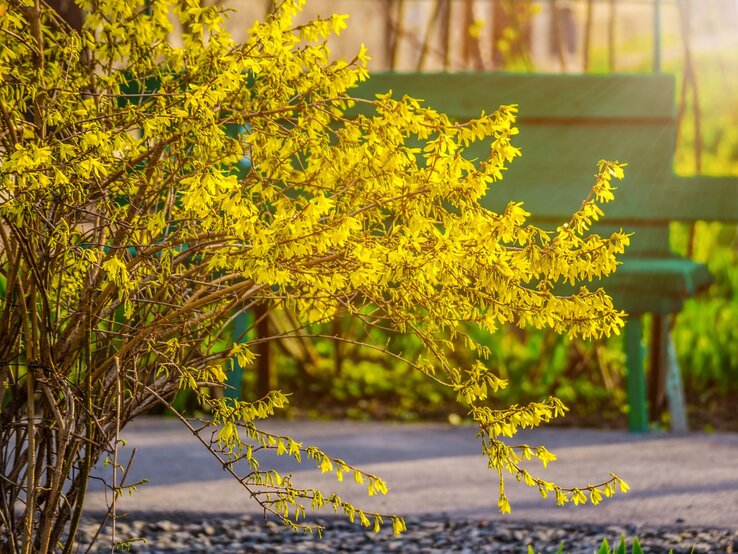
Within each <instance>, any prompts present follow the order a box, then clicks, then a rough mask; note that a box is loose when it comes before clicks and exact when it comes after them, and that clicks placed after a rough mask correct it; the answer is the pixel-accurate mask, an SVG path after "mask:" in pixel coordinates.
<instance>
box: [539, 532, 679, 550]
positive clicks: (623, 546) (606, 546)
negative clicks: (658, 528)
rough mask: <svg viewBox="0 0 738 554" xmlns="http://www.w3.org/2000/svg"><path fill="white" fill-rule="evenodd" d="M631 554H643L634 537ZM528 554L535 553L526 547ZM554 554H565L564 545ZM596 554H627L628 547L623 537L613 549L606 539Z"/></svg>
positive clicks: (639, 544)
mask: <svg viewBox="0 0 738 554" xmlns="http://www.w3.org/2000/svg"><path fill="white" fill-rule="evenodd" d="M672 552H673V550H669V554H672ZM630 553H631V554H643V548H642V547H641V543H640V542H639V540H638V539H637V538H636V537H633V542H632V544H631V550H630ZM528 554H536V551H535V550H534V548H533V547H532V546H528ZM556 554H566V550H565V549H564V544H563V543H561V544H560V545H559V548H558V550H557V551H556ZM597 554H628V546H627V544H626V541H625V537H624V536H622V537H620V542H619V543H618V546H617V547H615V548H613V547H611V546H610V543H609V542H608V541H607V539H606V538H603V539H602V544H600V547H599V549H598V550H597Z"/></svg>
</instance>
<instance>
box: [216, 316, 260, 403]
mask: <svg viewBox="0 0 738 554" xmlns="http://www.w3.org/2000/svg"><path fill="white" fill-rule="evenodd" d="M252 322H253V317H252V315H251V312H241V313H239V314H238V315H237V316H236V317H235V318H234V319H233V329H232V331H231V337H232V340H234V341H236V340H238V339H239V337H240V338H241V340H246V330H247V329H248V328H249V327H250V326H251V323H252ZM243 370H244V368H242V367H241V365H240V364H239V363H238V360H233V369H232V370H231V371H229V372H228V375H227V380H226V383H225V384H226V387H225V390H224V391H223V396H225V397H226V398H235V399H236V400H241V399H242V396H241V385H242V383H243Z"/></svg>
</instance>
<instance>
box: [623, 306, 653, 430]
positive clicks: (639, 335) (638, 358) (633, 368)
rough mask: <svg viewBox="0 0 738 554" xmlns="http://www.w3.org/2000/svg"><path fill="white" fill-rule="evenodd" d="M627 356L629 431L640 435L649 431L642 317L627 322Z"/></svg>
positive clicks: (629, 319)
mask: <svg viewBox="0 0 738 554" xmlns="http://www.w3.org/2000/svg"><path fill="white" fill-rule="evenodd" d="M625 355H626V358H627V362H626V363H627V370H628V376H627V382H628V406H629V410H628V430H629V431H631V432H634V433H640V432H643V431H648V414H647V411H646V375H645V372H644V370H643V357H644V356H643V325H642V323H641V318H640V317H630V318H628V319H627V320H626V322H625Z"/></svg>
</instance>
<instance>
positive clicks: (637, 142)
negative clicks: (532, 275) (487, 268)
mask: <svg viewBox="0 0 738 554" xmlns="http://www.w3.org/2000/svg"><path fill="white" fill-rule="evenodd" d="M389 89H391V90H392V91H393V93H394V95H395V96H396V97H399V96H402V95H404V94H408V95H411V96H413V97H415V98H419V99H422V100H424V101H425V102H426V103H427V105H429V106H431V107H433V108H435V109H438V110H439V111H442V112H444V113H446V114H448V115H449V116H451V117H453V118H456V119H458V120H466V119H470V118H472V117H478V116H479V114H480V113H481V111H482V110H484V111H485V112H487V113H489V112H491V111H493V110H495V109H496V108H497V107H498V106H499V105H501V104H518V106H519V112H518V127H519V129H520V134H519V135H518V136H517V137H515V140H514V144H515V145H516V146H519V147H520V148H521V150H522V153H523V155H522V157H521V158H518V159H516V160H514V161H513V162H512V163H511V164H510V167H509V170H508V171H507V172H506V174H505V176H504V179H503V180H502V181H501V182H499V183H495V184H493V185H492V187H491V189H490V192H489V194H488V195H487V197H486V198H485V199H484V203H485V205H486V206H487V207H489V208H491V209H494V210H502V209H504V207H505V205H506V204H507V202H508V201H510V200H516V201H523V202H524V203H525V207H526V209H527V210H528V211H530V212H532V213H533V215H534V218H535V221H536V222H537V223H539V224H540V223H541V222H542V223H544V224H546V223H550V224H553V223H561V222H562V221H565V220H566V219H567V218H568V217H569V216H570V215H571V214H572V213H573V212H574V211H575V210H576V209H577V208H578V207H579V206H580V204H581V202H582V200H583V199H584V198H585V197H586V196H587V194H588V193H589V190H590V189H591V187H592V185H593V183H594V178H593V177H594V173H595V171H596V164H597V161H598V160H600V159H606V160H612V161H615V160H617V161H620V162H627V164H628V166H627V167H626V172H625V179H624V180H623V181H620V182H619V183H616V186H617V187H618V190H617V192H616V198H615V201H614V202H612V203H610V204H608V205H607V206H606V207H605V212H606V218H605V219H604V220H603V221H604V222H606V223H608V224H611V225H613V226H615V227H623V228H624V229H625V230H635V229H636V228H638V231H637V235H638V239H637V240H634V241H633V244H632V248H631V249H629V251H630V253H636V252H639V251H641V252H652V251H659V252H665V251H668V248H669V247H668V225H667V224H668V222H669V221H674V220H696V219H717V220H720V219H726V218H725V217H724V216H725V214H724V212H725V203H724V201H726V200H727V196H728V195H730V197H732V198H735V197H736V196H738V189H736V188H735V187H733V186H730V185H728V186H717V187H711V189H712V191H713V192H715V193H716V194H713V195H712V198H710V199H707V201H706V202H705V199H706V198H705V195H704V194H702V192H704V191H700V190H699V189H700V188H702V187H698V186H689V185H687V184H685V183H684V182H681V181H680V180H679V179H677V178H675V177H674V175H673V169H672V164H673V153H674V146H675V145H674V141H675V134H676V132H675V107H674V97H675V82H674V78H673V76H671V75H664V74H658V75H654V74H651V75H649V74H642V75H599V76H598V75H553V74H552V75H545V74H532V75H531V74H506V73H377V74H374V75H373V76H372V78H371V79H370V80H369V81H367V82H366V83H363V84H362V85H361V86H360V87H359V88H358V89H357V92H355V93H354V95H355V96H358V97H364V98H373V97H374V95H375V94H376V93H380V92H386V91H387V90H389ZM486 151H487V152H488V149H486ZM469 153H470V155H471V156H473V157H483V156H484V155H485V148H484V146H483V145H479V146H478V147H477V148H476V149H475V148H472V149H470V150H469ZM682 181H684V180H682ZM724 184H726V183H724ZM732 184H734V183H731V185H732ZM723 196H725V197H726V198H722V197H723ZM732 202H733V204H735V200H733V201H732ZM737 217H738V213H736V214H734V216H733V217H732V218H728V219H733V220H735V218H737ZM544 226H550V225H544Z"/></svg>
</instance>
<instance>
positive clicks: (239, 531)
mask: <svg viewBox="0 0 738 554" xmlns="http://www.w3.org/2000/svg"><path fill="white" fill-rule="evenodd" d="M321 523H322V524H324V525H325V526H326V531H325V533H324V536H323V538H322V539H319V538H318V537H315V536H303V535H299V534H296V533H292V532H290V531H285V530H283V529H281V528H278V529H276V530H270V529H268V528H266V526H265V525H264V523H263V521H262V520H255V519H253V518H251V517H250V516H244V517H241V518H206V519H198V518H181V517H180V518H176V519H175V518H172V519H165V520H158V521H155V520H137V521H129V522H123V523H118V526H117V529H116V531H117V535H118V537H119V538H120V539H134V538H136V537H146V538H147V543H146V544H144V543H143V542H132V543H131V552H141V553H150V554H164V553H167V554H169V553H172V554H173V553H177V554H180V553H184V554H190V553H192V554H194V553H222V554H240V553H267V552H274V553H283V554H286V553H298V552H351V553H377V554H379V553H392V552H398V553H402V554H404V553H429V554H431V553H433V554H445V553H447V552H448V553H451V552H455V553H465V554H476V553H484V552H495V553H498V552H499V553H506V552H515V553H521V554H525V553H526V552H527V551H528V546H529V545H530V546H531V547H532V548H533V549H534V550H535V552H537V553H539V552H540V553H549V552H551V553H553V552H556V551H557V550H558V548H559V546H560V545H563V548H564V552H567V553H571V554H580V553H581V554H584V553H587V554H591V553H592V552H596V551H597V549H598V548H599V545H600V544H601V542H602V539H603V537H605V538H607V540H608V542H609V543H610V544H611V545H613V544H617V543H619V541H620V538H621V537H622V536H625V537H626V539H628V541H627V542H628V543H629V544H630V539H631V538H632V537H633V536H637V537H638V538H639V540H640V541H641V544H642V547H643V551H644V552H647V553H648V552H651V553H662V552H664V553H665V552H668V551H669V550H670V549H673V551H674V552H675V554H680V553H685V554H686V553H689V552H695V553H705V552H721V553H733V552H738V531H729V530H719V529H689V528H676V527H671V528H663V527H653V526H636V525H624V526H619V525H610V526H604V525H581V524H579V525H573V524H562V525H557V526H555V527H552V526H550V525H546V524H535V523H522V522H516V523H500V522H493V521H489V520H470V519H458V518H442V519H439V518H433V519H421V518H409V519H408V521H407V523H408V531H407V532H406V533H404V534H403V535H402V536H399V537H398V536H394V535H392V534H391V532H390V531H389V530H383V531H382V532H381V533H379V534H378V535H375V534H374V533H371V532H368V531H366V530H362V529H360V528H358V527H356V526H353V525H350V524H348V523H344V522H343V521H339V520H323V521H321ZM96 529H97V526H96V525H93V524H92V523H91V522H86V523H85V524H84V525H83V527H82V533H81V537H82V538H86V539H88V540H89V537H91V536H92V535H94V533H95V531H96ZM106 533H108V535H107V536H106V537H103V539H101V540H100V541H99V543H98V544H97V545H96V547H95V548H94V549H93V550H91V552H94V553H103V552H110V538H109V529H107V530H106ZM106 539H107V540H106ZM82 546H83V548H82V550H81V551H82V552H84V546H85V545H84V542H83V544H82ZM693 549H694V550H693ZM628 550H629V551H630V547H629V548H628Z"/></svg>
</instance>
